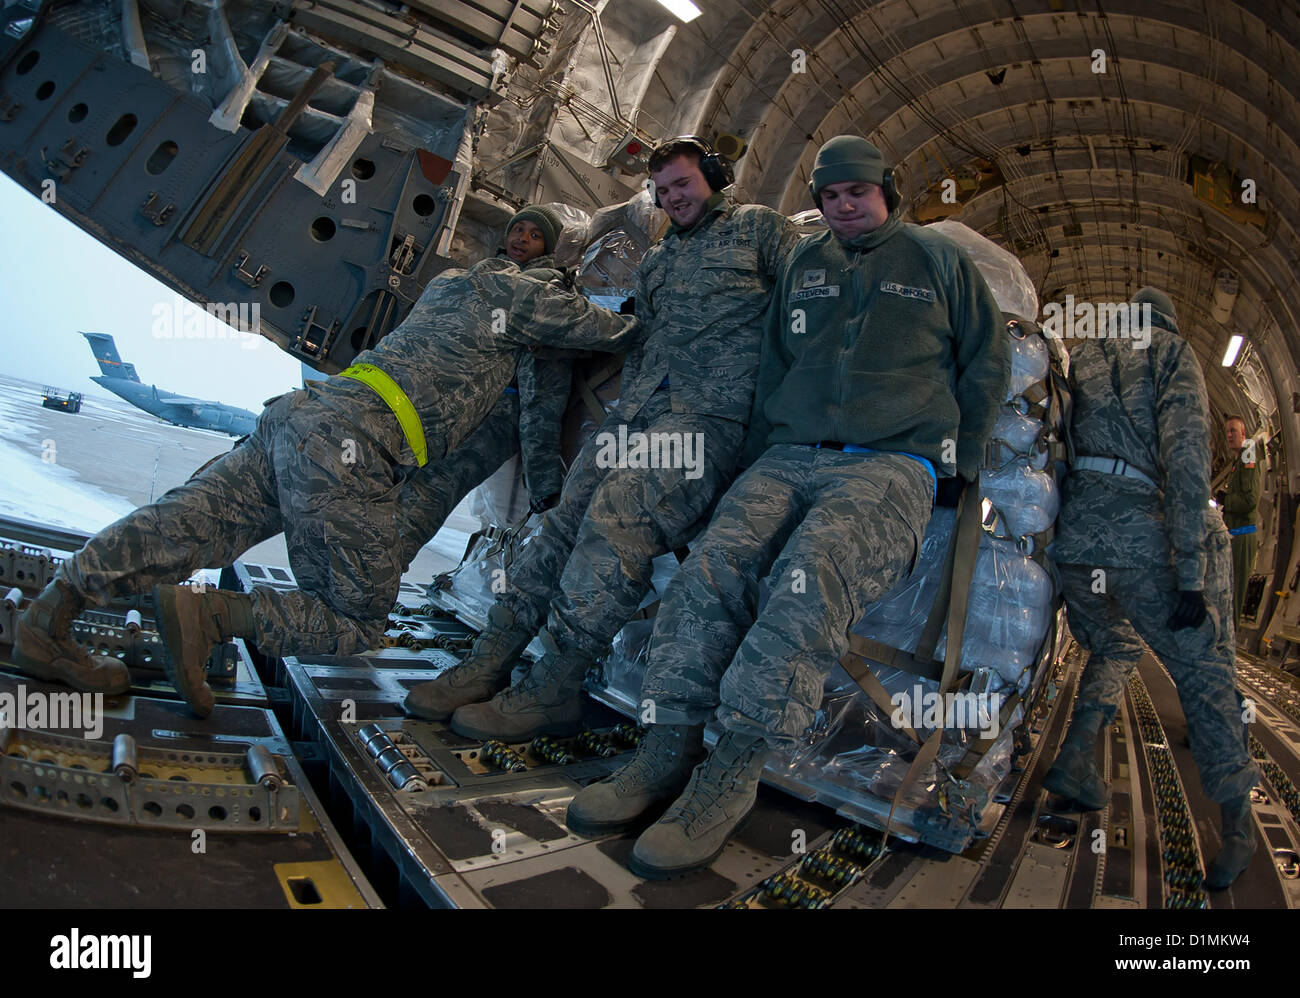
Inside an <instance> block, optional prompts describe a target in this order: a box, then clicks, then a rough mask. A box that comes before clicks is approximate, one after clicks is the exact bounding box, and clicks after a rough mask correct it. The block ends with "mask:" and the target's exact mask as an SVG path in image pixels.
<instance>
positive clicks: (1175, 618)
mask: <svg viewBox="0 0 1300 998" xmlns="http://www.w3.org/2000/svg"><path fill="white" fill-rule="evenodd" d="M1205 614H1206V610H1205V593H1203V592H1201V590H1199V589H1180V590H1178V605H1177V606H1176V607H1174V612H1173V613H1172V614H1171V615H1170V617H1169V621H1168V624H1167V626H1168V627H1169V629H1170V630H1171V631H1181V630H1182V629H1183V628H1184V627H1200V626H1201V622H1202V621H1204V620H1205Z"/></svg>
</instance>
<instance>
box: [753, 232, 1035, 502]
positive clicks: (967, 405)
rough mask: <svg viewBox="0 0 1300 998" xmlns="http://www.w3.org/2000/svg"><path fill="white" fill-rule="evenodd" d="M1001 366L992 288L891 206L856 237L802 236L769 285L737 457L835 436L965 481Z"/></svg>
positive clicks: (978, 454)
mask: <svg viewBox="0 0 1300 998" xmlns="http://www.w3.org/2000/svg"><path fill="white" fill-rule="evenodd" d="M1010 370H1011V360H1010V344H1009V342H1008V340H1007V333H1006V324H1005V322H1004V321H1003V318H1002V313H1001V311H1000V310H999V308H998V305H997V302H996V301H995V300H994V298H993V292H991V291H990V290H989V288H988V285H987V284H985V283H984V278H983V277H982V276H981V275H980V272H979V271H978V270H977V269H976V268H975V265H974V264H973V263H971V261H970V259H969V257H967V256H966V254H965V253H964V252H962V250H961V249H959V248H958V247H957V246H956V245H955V244H954V243H953V242H952V241H950V240H949V239H947V238H946V237H944V236H941V235H939V234H938V233H937V232H930V231H927V230H926V229H924V228H922V227H920V226H916V225H911V224H906V223H903V222H902V221H901V220H900V218H899V216H897V215H894V216H892V217H891V218H890V219H889V221H887V222H886V223H885V224H884V225H882V226H881V227H880V228H878V229H876V230H875V231H874V232H870V233H868V234H867V235H865V236H860V237H858V238H857V239H855V240H853V241H852V242H851V243H842V242H840V241H839V240H838V239H836V238H835V236H834V235H833V234H832V233H831V232H830V231H829V230H827V231H826V232H823V233H820V234H818V235H815V236H809V237H807V238H806V239H804V240H803V241H802V242H800V243H799V244H798V245H797V246H796V247H795V248H794V250H792V251H791V253H790V255H789V256H788V257H787V258H786V261H785V263H784V265H783V266H782V269H781V273H780V274H779V276H778V279H777V285H776V289H775V291H774V293H773V295H772V305H771V308H770V309H769V311H768V314H767V322H766V326H765V330H764V338H763V351H762V359H761V361H760V366H759V375H758V388H757V392H756V394H755V398H754V411H753V414H752V416H751V420H750V430H749V438H748V441H747V444H746V452H745V459H746V460H745V463H746V464H749V463H752V462H753V461H755V460H757V458H758V456H759V455H760V454H761V453H762V452H763V450H764V449H766V448H767V447H769V446H773V445H776V444H788V443H799V444H813V443H818V442H820V441H823V440H836V441H840V442H841V443H850V444H858V445H859V446H862V447H872V448H875V449H877V450H888V451H904V452H908V453H912V454H919V455H921V456H922V457H925V458H928V459H929V460H930V461H931V462H932V463H933V464H934V466H935V470H936V471H938V473H939V474H941V475H945V474H946V475H952V474H954V473H960V474H961V476H962V477H963V478H965V479H967V480H969V481H973V480H974V479H975V477H976V476H977V475H978V473H979V466H980V463H981V461H982V458H983V455H984V445H985V442H986V440H987V439H988V435H989V432H990V430H991V429H992V427H993V419H994V417H995V416H996V415H997V411H998V408H999V407H1000V406H1001V405H1002V404H1003V403H1004V401H1005V399H1006V393H1007V382H1008V378H1009V377H1010ZM946 441H947V443H945V442H946ZM954 444H955V445H954Z"/></svg>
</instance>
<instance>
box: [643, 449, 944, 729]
mask: <svg viewBox="0 0 1300 998" xmlns="http://www.w3.org/2000/svg"><path fill="white" fill-rule="evenodd" d="M933 495H934V493H933V484H932V481H931V479H930V476H929V474H928V473H927V472H926V470H925V469H924V467H923V466H922V465H921V464H920V462H918V461H916V460H914V459H913V458H910V457H903V456H901V455H897V454H885V453H877V454H869V455H868V454H845V453H841V452H840V451H835V450H819V449H815V448H812V447H805V446H801V445H798V444H785V445H779V446H775V447H769V448H768V449H767V450H766V451H765V452H764V453H763V455H762V457H760V458H759V459H758V460H757V461H756V462H755V463H754V465H753V466H752V467H751V468H750V469H749V470H748V471H746V472H745V474H743V475H742V476H741V477H740V478H739V479H737V481H736V483H735V485H733V486H732V487H731V489H730V491H728V492H727V494H726V495H725V496H724V497H723V499H722V502H721V503H720V504H719V505H718V511H717V512H716V513H715V514H714V517H713V521H712V522H711V523H710V524H709V529H708V531H707V532H706V533H705V535H704V537H703V539H702V540H701V541H699V542H697V543H696V545H695V546H694V548H693V550H692V551H691V556H690V558H689V559H687V561H686V564H684V565H683V566H682V569H681V571H680V572H678V573H677V575H676V576H675V577H674V578H673V581H672V582H671V583H669V585H668V589H667V591H666V592H665V593H664V599H663V604H662V606H661V607H660V609H659V615H658V617H656V619H655V629H654V635H653V637H652V638H651V642H650V664H649V666H648V668H647V669H646V675H645V679H644V681H643V683H642V687H641V696H642V701H643V702H644V701H645V700H650V701H653V704H654V720H655V722H656V723H660V724H702V723H705V722H707V721H708V720H709V719H710V718H711V717H712V716H713V714H714V712H715V710H716V712H717V716H718V720H719V721H720V722H721V723H722V725H723V727H725V728H727V729H729V730H731V731H735V732H737V733H742V734H749V735H759V736H761V737H763V738H764V739H766V740H767V742H768V744H769V745H773V746H778V747H783V748H786V747H790V746H792V745H793V744H795V743H796V742H797V740H798V739H799V738H800V736H801V735H802V734H803V732H804V730H805V729H806V728H807V727H808V726H809V725H810V724H812V722H813V719H814V717H815V715H816V713H817V709H818V707H819V706H820V705H821V699H822V686H823V684H824V682H825V680H826V676H827V674H828V673H829V672H830V671H831V669H832V668H834V666H835V665H836V663H838V662H839V660H840V657H841V656H842V655H843V654H844V653H845V652H846V651H848V648H849V629H850V628H851V627H852V626H853V624H854V622H856V621H857V619H858V618H859V617H860V616H861V615H862V613H863V611H864V610H865V608H866V607H867V606H868V604H871V603H874V602H875V601H876V600H878V599H880V598H881V597H882V596H884V595H885V594H886V593H887V592H889V590H891V589H893V588H894V586H896V585H898V584H899V583H901V582H902V581H903V580H904V579H905V578H906V577H907V576H908V575H909V574H911V571H912V568H913V567H914V565H915V561H916V556H917V553H918V551H919V550H920V538H921V537H923V536H924V534H925V527H926V524H927V523H929V521H930V513H931V511H932V509H933ZM764 577H766V579H767V582H768V585H769V587H770V589H771V596H770V597H769V598H768V600H767V603H766V605H765V606H763V607H762V612H761V613H760V612H759V580H760V579H762V578H764Z"/></svg>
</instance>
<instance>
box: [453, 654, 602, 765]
mask: <svg viewBox="0 0 1300 998" xmlns="http://www.w3.org/2000/svg"><path fill="white" fill-rule="evenodd" d="M541 638H542V644H543V646H545V647H546V649H547V652H546V654H545V655H543V656H542V657H541V658H540V659H538V660H537V661H536V662H534V663H533V667H532V668H531V669H529V670H528V675H527V676H525V677H524V678H523V679H522V680H520V681H519V684H518V685H517V686H512V687H511V688H510V689H508V690H505V691H503V692H501V693H498V694H497V695H496V696H494V697H493V698H492V699H491V700H489V701H487V703H471V704H466V705H465V706H464V707H460V708H458V709H457V710H456V712H455V713H454V714H452V715H451V730H452V731H454V732H456V734H458V735H464V736H465V737H466V738H480V739H483V740H484V741H486V740H488V739H492V738H496V739H500V740H501V741H504V742H524V741H529V740H531V739H533V738H536V737H537V736H538V735H560V736H563V735H573V734H577V732H578V729H579V728H580V727H581V726H582V680H583V677H584V676H586V674H587V670H588V669H589V668H591V666H592V665H593V664H594V662H593V660H592V659H591V658H590V657H589V656H588V655H585V654H583V653H582V652H578V651H561V650H560V649H559V648H558V646H557V645H556V643H555V640H554V639H553V638H552V637H551V636H550V634H549V633H547V632H546V631H545V630H543V631H542V633H541Z"/></svg>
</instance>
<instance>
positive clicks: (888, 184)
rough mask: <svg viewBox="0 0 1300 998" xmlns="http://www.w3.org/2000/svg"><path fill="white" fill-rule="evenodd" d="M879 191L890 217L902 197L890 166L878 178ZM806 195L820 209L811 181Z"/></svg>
mask: <svg viewBox="0 0 1300 998" xmlns="http://www.w3.org/2000/svg"><path fill="white" fill-rule="evenodd" d="M880 189H881V190H882V191H883V192H884V194H885V207H886V208H888V209H889V213H890V214H891V215H892V214H893V213H894V212H895V211H896V210H897V209H898V206H899V205H900V204H902V203H903V195H902V192H900V191H899V189H898V181H897V179H895V177H894V168H893V167H892V166H887V167H885V172H884V174H883V175H882V176H881V178H880ZM808 193H809V194H811V195H812V199H813V200H814V201H815V202H817V207H818V208H819V209H820V208H821V206H822V196H821V195H820V194H818V193H817V192H816V191H815V190H814V189H813V182H812V181H811V180H810V181H808Z"/></svg>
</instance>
